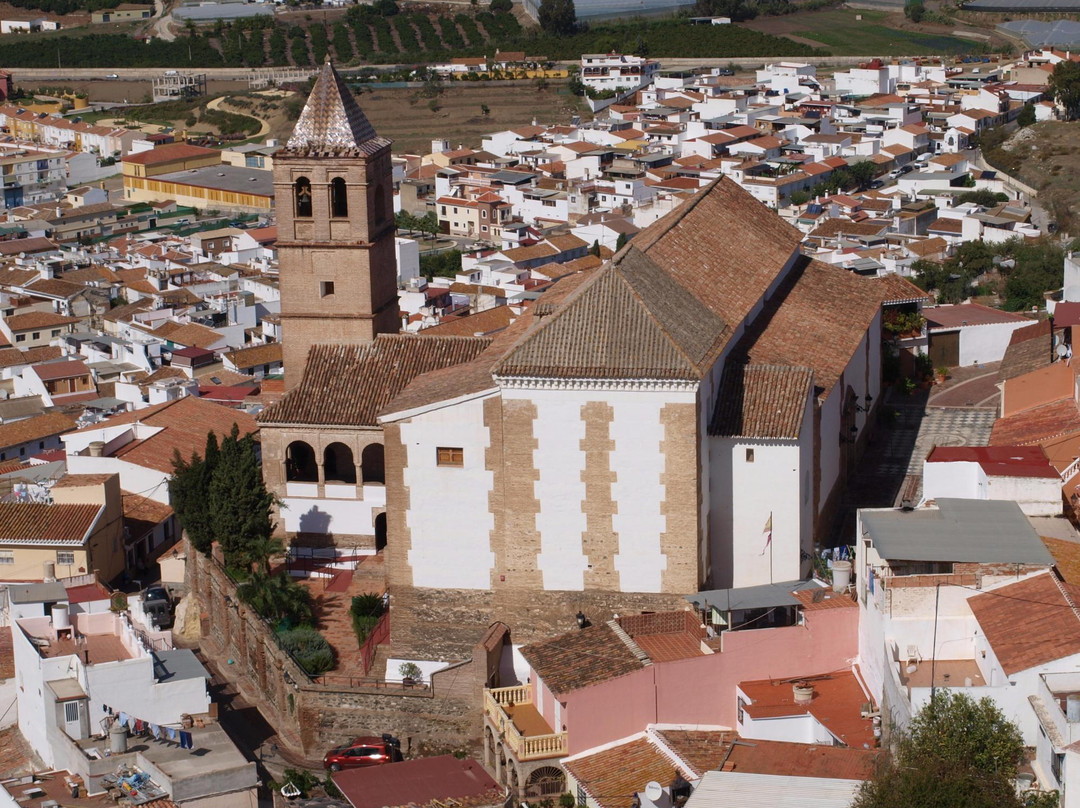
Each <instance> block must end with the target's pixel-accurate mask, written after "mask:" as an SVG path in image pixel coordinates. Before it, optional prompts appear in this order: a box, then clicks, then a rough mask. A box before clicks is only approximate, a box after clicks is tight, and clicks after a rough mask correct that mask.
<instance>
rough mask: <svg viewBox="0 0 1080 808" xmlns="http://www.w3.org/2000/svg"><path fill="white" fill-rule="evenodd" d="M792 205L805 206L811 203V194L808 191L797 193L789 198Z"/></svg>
mask: <svg viewBox="0 0 1080 808" xmlns="http://www.w3.org/2000/svg"><path fill="white" fill-rule="evenodd" d="M788 201H789V202H791V204H792V205H805V204H806V203H807V202H809V201H810V194H809V193H807V192H806V191H795V192H793V193H792V194H791V196H790V197H789V198H788Z"/></svg>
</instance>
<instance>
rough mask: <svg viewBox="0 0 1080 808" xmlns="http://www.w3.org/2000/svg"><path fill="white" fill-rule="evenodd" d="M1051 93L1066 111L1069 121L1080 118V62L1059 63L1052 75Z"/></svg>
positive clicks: (1065, 61) (1067, 61)
mask: <svg viewBox="0 0 1080 808" xmlns="http://www.w3.org/2000/svg"><path fill="white" fill-rule="evenodd" d="M1050 92H1052V93H1053V95H1054V100H1055V101H1057V102H1058V103H1059V104H1060V105H1061V106H1062V107H1063V108H1064V109H1065V117H1066V118H1067V119H1068V120H1070V121H1071V120H1073V119H1075V118H1077V117H1078V116H1080V62H1073V61H1070V60H1068V59H1066V60H1064V61H1061V62H1058V63H1057V65H1056V66H1055V67H1054V72H1053V73H1052V74H1051V75H1050Z"/></svg>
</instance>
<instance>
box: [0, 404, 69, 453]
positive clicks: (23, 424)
mask: <svg viewBox="0 0 1080 808" xmlns="http://www.w3.org/2000/svg"><path fill="white" fill-rule="evenodd" d="M73 429H75V420H74V419H73V418H69V417H68V416H66V415H64V414H62V413H58V412H50V413H46V414H44V415H35V416H34V417H33V418H24V419H23V420H21V421H12V422H11V423H9V424H2V425H0V448H7V447H9V446H18V445H19V444H22V443H28V442H30V441H34V440H41V439H42V438H51V437H53V436H54V435H61V434H63V433H64V432H70V431H72V430H73Z"/></svg>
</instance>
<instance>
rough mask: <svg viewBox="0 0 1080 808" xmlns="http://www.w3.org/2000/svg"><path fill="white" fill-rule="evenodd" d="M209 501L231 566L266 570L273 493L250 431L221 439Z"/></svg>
mask: <svg viewBox="0 0 1080 808" xmlns="http://www.w3.org/2000/svg"><path fill="white" fill-rule="evenodd" d="M207 499H208V503H209V509H210V522H211V525H212V531H211V532H212V534H213V538H214V540H216V541H217V542H218V543H219V544H220V545H221V548H222V550H223V551H224V552H225V559H226V562H227V563H228V564H230V565H231V566H238V565H245V566H248V567H250V566H251V565H252V564H257V565H259V566H260V567H261V568H263V569H264V570H265V569H266V567H268V566H269V564H268V559H269V556H270V554H271V553H272V552H273V549H274V544H275V542H274V541H273V540H272V538H271V534H272V533H273V528H274V525H273V522H272V521H271V519H270V508H271V506H272V505H273V503H274V498H273V495H272V494H270V492H268V491H267V490H266V485H265V484H264V483H263V478H262V471H261V469H260V468H259V463H258V460H257V459H256V457H255V441H254V439H253V438H252V437H251V436H250V435H246V436H244V437H243V438H241V437H240V430H239V428H238V427H237V426H236V424H233V428H232V432H231V433H230V434H229V437H227V438H226V439H225V440H224V441H222V443H221V452H220V455H219V457H218V461H217V464H216V468H215V469H214V471H213V475H212V477H211V479H210V487H209V496H208V498H207Z"/></svg>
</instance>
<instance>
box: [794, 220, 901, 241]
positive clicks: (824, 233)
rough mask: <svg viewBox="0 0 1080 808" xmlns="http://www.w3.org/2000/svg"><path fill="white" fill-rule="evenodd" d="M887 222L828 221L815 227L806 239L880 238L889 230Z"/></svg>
mask: <svg viewBox="0 0 1080 808" xmlns="http://www.w3.org/2000/svg"><path fill="white" fill-rule="evenodd" d="M889 224H890V222H889V221H888V220H881V221H868V222H853V221H851V219H842V218H835V219H828V220H826V221H825V222H822V223H821V224H820V225H818V226H817V227H815V228H814V229H813V230H812V231H811V232H810V235H809V236H807V238H820V239H826V238H835V237H837V236H880V235H881V234H882V233H884V232H886V231H887V230H888V229H889Z"/></svg>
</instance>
